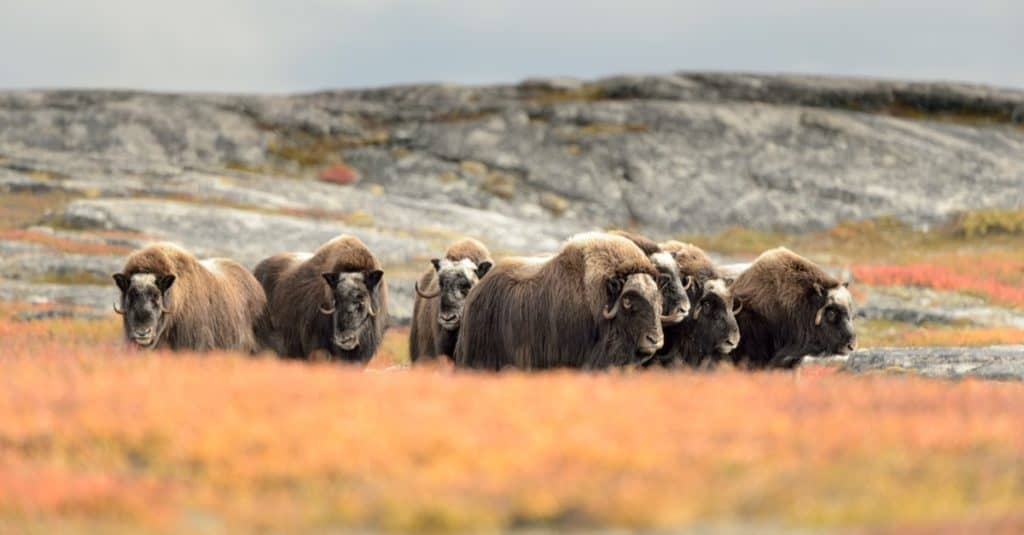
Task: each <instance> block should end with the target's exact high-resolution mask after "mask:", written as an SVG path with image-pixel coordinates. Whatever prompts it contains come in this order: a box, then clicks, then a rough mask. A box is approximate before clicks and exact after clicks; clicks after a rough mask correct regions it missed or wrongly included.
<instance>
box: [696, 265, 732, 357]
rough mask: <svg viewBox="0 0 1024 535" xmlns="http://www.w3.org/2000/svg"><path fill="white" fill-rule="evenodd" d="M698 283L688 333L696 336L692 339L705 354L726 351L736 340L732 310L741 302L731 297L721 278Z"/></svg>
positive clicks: (726, 353) (725, 353)
mask: <svg viewBox="0 0 1024 535" xmlns="http://www.w3.org/2000/svg"><path fill="white" fill-rule="evenodd" d="M699 286H700V287H701V289H700V290H699V293H698V295H697V297H696V298H695V301H696V302H695V304H694V306H693V313H692V314H691V315H690V319H691V321H693V324H694V327H693V329H692V330H691V332H692V336H694V337H695V338H696V339H695V340H694V341H693V342H694V344H695V345H696V346H697V347H699V348H700V350H701V351H702V352H703V354H705V355H715V354H720V355H728V354H729V353H730V352H731V351H732V350H733V349H736V346H737V345H739V343H740V327H739V325H738V324H737V323H736V313H737V312H739V311H740V309H741V308H742V306H743V305H742V303H740V302H739V300H738V299H734V298H733V296H732V293H731V292H730V291H729V288H728V287H727V286H726V284H725V281H723V280H722V279H708V280H707V281H705V282H704V284H703V285H699Z"/></svg>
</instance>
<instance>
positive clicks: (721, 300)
mask: <svg viewBox="0 0 1024 535" xmlns="http://www.w3.org/2000/svg"><path fill="white" fill-rule="evenodd" d="M660 246H661V248H662V250H664V251H666V252H668V253H670V254H671V255H672V258H673V259H674V260H675V261H676V264H677V265H678V266H679V273H680V276H682V277H690V278H691V279H692V281H693V284H691V285H690V287H689V288H688V289H687V292H688V295H689V297H690V303H691V307H690V314H689V315H688V316H687V318H686V319H685V320H684V321H683V322H682V323H681V324H680V325H679V326H678V327H677V328H673V329H668V328H666V329H665V347H663V348H662V350H661V351H659V352H658V360H659V362H660V363H661V364H663V365H669V364H672V363H674V362H676V361H679V362H682V363H684V364H688V365H690V366H692V367H707V366H713V365H714V364H716V363H717V362H718V361H719V360H721V359H722V358H723V357H724V356H726V355H728V354H729V353H730V352H731V351H732V350H733V349H734V348H735V347H736V345H737V344H738V342H739V339H740V331H739V327H738V325H737V324H736V318H735V309H737V308H738V307H739V306H741V305H740V304H739V303H738V302H735V301H734V299H733V297H732V293H731V292H730V291H729V288H728V284H727V281H725V280H724V279H723V277H722V276H721V273H720V272H719V270H718V269H717V267H716V266H715V264H714V262H712V260H711V258H710V257H708V255H707V254H706V253H705V252H704V251H703V250H702V249H701V248H699V247H697V246H696V245H692V244H689V243H682V242H678V241H668V242H665V243H662V244H660Z"/></svg>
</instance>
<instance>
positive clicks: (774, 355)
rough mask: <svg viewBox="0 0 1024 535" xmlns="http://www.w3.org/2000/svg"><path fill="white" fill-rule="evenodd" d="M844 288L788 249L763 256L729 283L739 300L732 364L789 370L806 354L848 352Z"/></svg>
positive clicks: (851, 344)
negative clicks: (738, 337)
mask: <svg viewBox="0 0 1024 535" xmlns="http://www.w3.org/2000/svg"><path fill="white" fill-rule="evenodd" d="M846 286H847V285H846V283H840V282H839V281H838V280H837V279H835V278H834V277H832V276H831V275H829V274H828V273H826V272H825V271H823V270H822V269H821V268H819V267H818V266H816V265H814V264H813V263H811V262H810V261H809V260H807V259H805V258H802V257H800V256H798V255H796V254H795V253H793V252H792V251H789V250H788V249H785V248H782V247H780V248H778V249H772V250H770V251H767V252H765V253H764V254H762V255H761V256H760V257H758V258H757V260H755V261H754V263H753V264H751V265H750V267H748V268H747V269H746V270H744V271H743V273H741V274H740V275H739V277H738V278H737V279H736V281H735V282H734V283H733V284H732V287H731V290H732V293H733V295H734V296H735V297H736V298H737V299H740V300H741V302H742V303H743V310H741V311H740V312H739V314H737V315H736V320H737V322H738V323H739V326H740V343H739V346H737V348H736V349H735V350H734V351H733V352H732V354H731V357H732V360H733V362H735V363H737V364H743V365H746V366H749V367H751V368H769V367H773V368H792V367H795V366H796V365H798V364H799V363H800V360H801V358H802V357H804V356H806V355H833V354H846V353H849V352H851V351H853V349H854V348H855V347H856V335H855V334H854V331H853V299H852V297H851V296H850V292H849V290H848V289H847V287H846Z"/></svg>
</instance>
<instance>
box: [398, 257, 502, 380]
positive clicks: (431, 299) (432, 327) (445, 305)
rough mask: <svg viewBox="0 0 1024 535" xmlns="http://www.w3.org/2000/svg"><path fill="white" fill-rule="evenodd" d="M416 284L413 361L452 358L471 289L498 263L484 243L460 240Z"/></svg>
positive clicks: (411, 339)
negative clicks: (442, 356)
mask: <svg viewBox="0 0 1024 535" xmlns="http://www.w3.org/2000/svg"><path fill="white" fill-rule="evenodd" d="M430 263H431V264H432V267H431V268H428V269H427V270H426V271H425V272H424V273H423V275H422V276H421V277H420V279H419V281H417V282H416V301H415V302H413V306H412V327H411V328H410V329H409V358H410V359H412V361H413V362H416V360H417V359H419V358H420V357H430V358H433V357H437V356H439V355H447V356H449V357H450V356H452V355H453V354H454V353H455V341H456V340H457V339H458V336H459V325H460V323H461V321H462V311H463V305H464V304H465V302H466V296H468V295H469V290H470V289H472V288H473V286H474V285H476V283H477V282H479V281H480V279H481V278H483V276H484V275H486V274H487V271H488V270H489V269H491V266H492V265H493V264H494V260H492V259H491V253H490V251H488V250H487V247H485V246H484V244H482V243H480V242H478V241H476V240H474V239H471V238H467V239H463V240H459V241H457V242H455V243H453V244H451V245H450V246H449V247H448V250H447V251H445V254H444V257H443V258H433V259H431V260H430Z"/></svg>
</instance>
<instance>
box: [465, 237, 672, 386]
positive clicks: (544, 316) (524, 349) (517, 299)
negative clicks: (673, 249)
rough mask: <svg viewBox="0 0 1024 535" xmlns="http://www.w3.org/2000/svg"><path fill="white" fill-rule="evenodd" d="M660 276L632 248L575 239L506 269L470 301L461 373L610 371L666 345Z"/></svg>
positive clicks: (606, 240) (619, 241) (508, 262)
mask: <svg viewBox="0 0 1024 535" xmlns="http://www.w3.org/2000/svg"><path fill="white" fill-rule="evenodd" d="M657 275H658V272H657V270H656V269H655V268H654V266H653V265H652V264H651V261H650V260H649V259H648V258H647V255H645V254H644V253H643V251H641V250H640V249H639V248H638V247H637V246H636V245H634V244H633V242H631V241H629V240H627V239H625V238H622V237H620V236H612V235H609V234H603V233H590V234H581V235H577V236H574V237H572V238H570V239H569V240H568V241H567V242H566V243H565V244H564V245H563V246H562V248H561V250H560V251H559V252H558V253H557V254H556V255H555V256H553V257H550V258H537V259H528V258H506V259H503V260H501V261H499V262H498V263H497V264H496V265H495V266H494V267H493V268H491V271H490V272H489V273H488V274H487V276H486V277H484V278H483V279H482V280H481V281H480V283H479V284H477V285H476V286H475V287H474V288H473V290H471V291H470V293H469V297H468V299H467V300H466V309H465V313H464V314H463V317H462V329H461V330H460V332H459V339H458V342H456V344H455V363H456V365H458V366H463V367H471V368H478V369H487V370H500V369H502V368H504V367H507V366H514V367H517V368H521V369H532V370H536V369H545V368H554V367H580V368H589V369H595V368H606V367H609V366H615V365H625V364H630V363H634V362H637V361H638V359H643V358H647V357H648V356H649V355H652V354H653V353H654V352H655V351H657V350H658V348H660V347H661V345H662V343H663V335H662V330H661V317H660V316H661V315H660V314H659V311H660V310H661V294H660V293H659V292H658V287H657V284H655V282H654V279H655V277H657Z"/></svg>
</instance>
